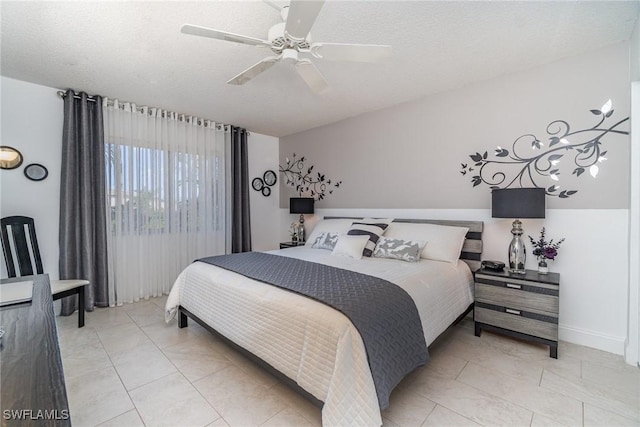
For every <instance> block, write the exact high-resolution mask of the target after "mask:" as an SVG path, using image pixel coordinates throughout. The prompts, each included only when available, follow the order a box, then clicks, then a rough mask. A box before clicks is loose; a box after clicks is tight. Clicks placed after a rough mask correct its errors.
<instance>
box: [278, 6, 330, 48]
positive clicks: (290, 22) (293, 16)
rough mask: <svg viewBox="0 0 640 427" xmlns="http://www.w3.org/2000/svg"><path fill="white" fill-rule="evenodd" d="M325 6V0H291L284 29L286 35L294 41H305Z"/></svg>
mask: <svg viewBox="0 0 640 427" xmlns="http://www.w3.org/2000/svg"><path fill="white" fill-rule="evenodd" d="M322 5H324V0H315V1H307V0H291V5H290V6H289V12H288V15H287V23H286V24H285V27H284V32H285V34H288V35H289V37H291V38H292V39H294V40H304V39H305V38H306V37H307V34H309V31H311V27H312V26H313V23H314V22H316V18H317V17H318V13H320V9H322Z"/></svg>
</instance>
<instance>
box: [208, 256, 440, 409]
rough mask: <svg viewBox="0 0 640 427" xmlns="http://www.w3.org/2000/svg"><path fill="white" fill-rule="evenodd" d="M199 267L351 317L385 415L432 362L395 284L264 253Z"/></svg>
mask: <svg viewBox="0 0 640 427" xmlns="http://www.w3.org/2000/svg"><path fill="white" fill-rule="evenodd" d="M198 261H201V262H206V263H208V264H212V265H215V266H218V267H221V268H224V269H226V270H230V271H233V272H235V273H239V274H242V275H244V276H246V277H249V278H251V279H255V280H258V281H260V282H264V283H267V284H270V285H274V286H277V287H279V288H282V289H286V290H288V291H291V292H296V293H298V294H301V295H304V296H306V297H309V298H313V299H314V300H316V301H319V302H321V303H324V304H326V305H328V306H330V307H333V308H334V309H336V310H339V311H340V312H342V313H343V314H345V315H346V316H347V317H349V319H350V320H351V322H352V323H353V325H354V326H355V327H356V328H357V329H358V331H359V332H360V335H361V336H362V340H363V342H364V346H365V349H366V351H367V357H368V359H369V367H370V368H371V373H372V375H373V382H374V384H375V387H376V393H377V395H378V402H379V404H380V409H381V410H384V409H386V408H387V407H388V406H389V395H390V394H391V391H393V389H394V387H395V386H396V385H398V383H399V382H400V381H401V380H402V378H403V377H404V376H405V375H406V374H408V373H409V372H411V371H412V370H414V369H415V368H417V367H418V366H421V365H424V364H425V363H427V362H428V361H429V353H428V351H427V345H426V343H425V340H424V334H423V331H422V324H421V323H420V316H419V314H418V309H417V308H416V306H415V303H414V302H413V299H411V297H410V296H409V294H408V293H407V292H406V291H405V290H404V289H402V288H401V287H399V286H397V285H395V284H393V283H391V282H388V281H386V280H383V279H380V278H378V277H374V276H369V275H366V274H361V273H356V272H354V271H350V270H344V269H341V268H335V267H331V266H328V265H324V264H318V263H314V262H309V261H303V260H299V259H295V258H289V257H284V256H278V255H272V254H266V253H261V252H245V253H239V254H231V255H221V256H214V257H209V258H202V259H199V260H198Z"/></svg>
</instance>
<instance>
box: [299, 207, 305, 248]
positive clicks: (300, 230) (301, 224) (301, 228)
mask: <svg viewBox="0 0 640 427" xmlns="http://www.w3.org/2000/svg"><path fill="white" fill-rule="evenodd" d="M304 241H305V235H304V214H300V226H299V227H298V242H300V243H304Z"/></svg>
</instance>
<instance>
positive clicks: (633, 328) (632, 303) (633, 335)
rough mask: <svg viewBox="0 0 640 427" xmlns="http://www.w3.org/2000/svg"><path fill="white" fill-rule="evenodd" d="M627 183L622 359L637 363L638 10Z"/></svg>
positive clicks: (639, 276)
mask: <svg viewBox="0 0 640 427" xmlns="http://www.w3.org/2000/svg"><path fill="white" fill-rule="evenodd" d="M629 59H630V60H629V68H630V70H629V74H630V76H631V117H632V119H631V153H630V154H631V155H630V163H631V172H630V176H631V182H630V189H631V191H630V206H629V322H628V337H627V346H626V348H625V360H626V361H627V363H630V364H634V365H636V364H637V365H640V120H639V118H640V12H639V13H638V18H637V20H636V26H635V29H634V31H633V34H632V35H631V49H630V58H629Z"/></svg>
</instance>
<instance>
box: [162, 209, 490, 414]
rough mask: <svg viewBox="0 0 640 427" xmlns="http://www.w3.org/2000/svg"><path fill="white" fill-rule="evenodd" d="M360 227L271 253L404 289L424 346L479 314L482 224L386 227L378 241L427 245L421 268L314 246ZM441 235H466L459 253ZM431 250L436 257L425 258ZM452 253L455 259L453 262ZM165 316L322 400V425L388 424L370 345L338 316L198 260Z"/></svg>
mask: <svg viewBox="0 0 640 427" xmlns="http://www.w3.org/2000/svg"><path fill="white" fill-rule="evenodd" d="M360 221H362V220H361V219H357V218H325V219H324V220H323V221H321V222H320V223H318V224H317V226H316V228H315V229H314V230H313V232H312V233H311V235H310V236H309V239H308V241H307V244H306V245H305V246H299V247H294V248H288V249H282V250H279V251H271V252H269V254H270V255H273V256H277V257H278V259H282V260H283V261H284V258H292V259H296V260H302V261H310V262H312V263H318V264H323V265H327V266H330V267H335V268H337V269H341V270H347V271H352V272H356V273H361V274H365V275H367V276H374V277H377V278H380V279H382V280H385V281H388V282H391V283H393V284H395V285H398V286H399V287H400V288H402V290H404V291H405V292H406V293H407V294H408V295H409V296H410V297H411V299H412V300H413V302H414V303H415V307H416V308H417V312H418V313H419V323H420V324H421V325H420V326H421V328H422V333H423V334H424V342H425V343H426V345H430V344H431V343H432V342H433V341H435V339H436V338H437V337H438V336H439V335H441V334H442V333H443V332H444V331H445V330H446V329H447V328H448V327H449V326H451V325H452V324H453V323H454V322H456V321H457V320H458V319H460V318H462V317H463V316H464V315H465V314H466V313H468V312H469V310H470V309H471V308H472V307H473V291H472V289H473V288H472V285H473V278H472V273H471V271H472V270H474V269H476V268H477V267H478V266H479V262H480V261H479V260H480V254H481V252H482V229H483V224H482V222H468V221H429V220H400V219H395V220H393V222H391V220H389V222H388V224H387V225H388V228H387V229H386V231H384V232H383V233H382V236H385V237H388V239H399V238H404V239H407V240H406V241H412V242H420V243H424V242H426V245H423V246H422V247H421V248H420V252H419V261H417V262H406V261H403V260H399V259H388V258H379V257H363V258H361V259H357V258H351V257H348V256H335V254H334V252H335V249H338V245H336V247H335V248H334V250H323V249H318V248H314V247H312V245H313V243H314V242H316V241H317V240H318V237H319V236H322V237H328V236H329V234H332V233H333V232H335V234H337V235H339V236H340V238H341V239H342V241H343V242H345V241H347V238H346V237H342V236H344V235H345V233H346V232H347V231H348V230H349V229H350V227H351V228H353V227H354V226H352V224H354V223H357V222H360ZM364 221H365V222H366V221H367V220H364ZM369 221H371V220H369ZM443 230H445V231H447V232H448V230H453V231H454V233H455V234H457V235H458V236H460V235H461V236H462V239H461V240H460V243H459V246H456V245H457V244H458V243H455V244H453V245H449V246H448V247H447V244H448V243H449V241H448V240H446V239H449V236H448V235H447V232H445V233H444V234H442V233H443ZM323 233H324V234H323ZM434 233H435V234H434ZM408 238H413V240H411V239H408ZM445 238H446V239H445ZM439 239H440V240H439ZM443 239H445V240H443ZM352 240H356V239H352ZM362 240H363V241H364V240H366V239H362ZM449 240H450V239H449ZM338 241H339V239H338ZM439 242H440V243H439ZM442 242H444V243H442ZM380 243H382V241H380V242H379V245H378V246H380ZM430 245H431V247H430V251H431V252H429V253H427V252H428V251H427V248H429V246H430ZM443 248H444V249H443ZM360 250H361V249H360ZM452 250H453V251H456V253H457V254H459V255H455V256H454V257H452V256H451V255H450V254H451V253H452ZM447 253H448V254H449V255H447ZM458 256H459V258H460V259H458ZM283 257H284V258H283ZM429 257H433V258H434V259H431V258H429ZM447 257H448V258H447ZM438 258H441V259H438ZM296 262H297V261H296ZM166 313H167V319H170V318H172V317H174V316H176V315H177V316H178V317H179V319H178V320H179V321H178V324H179V327H185V326H186V325H187V318H192V319H193V320H195V321H196V322H198V323H200V324H202V325H203V326H205V327H206V328H207V329H209V330H213V331H215V332H216V333H218V334H220V335H222V336H223V337H225V338H227V339H228V340H230V341H231V342H232V343H234V344H235V345H237V346H239V347H240V348H241V349H244V350H245V351H247V352H249V354H250V355H252V356H254V357H255V358H257V359H258V360H259V361H261V364H263V365H266V366H267V367H269V368H270V370H272V371H275V372H277V373H279V375H280V376H282V377H283V378H286V379H287V381H286V382H287V383H288V384H290V385H292V386H293V387H294V388H296V389H297V390H299V391H301V392H302V394H304V395H305V396H307V397H310V398H311V399H312V400H314V401H315V402H317V403H318V402H320V403H321V404H322V420H323V425H381V424H382V418H381V415H380V411H381V403H380V402H381V400H380V396H379V394H376V384H374V375H373V374H372V369H371V368H370V364H369V360H368V357H367V348H368V347H367V348H366V347H365V344H364V343H363V338H362V336H361V334H360V333H359V330H358V328H357V327H355V326H354V323H352V321H351V320H350V319H349V318H348V317H347V316H346V315H345V314H343V313H342V312H340V311H337V310H336V309H334V308H332V307H329V306H328V305H326V304H324V303H322V302H318V301H316V300H314V299H311V298H307V297H305V296H302V295H299V294H297V293H294V292H290V291H288V290H284V289H281V288H279V287H277V286H272V285H270V284H266V283H263V282H262V281H260V280H255V279H251V278H247V277H245V276H243V275H242V274H239V273H236V272H234V271H232V270H229V269H227V268H222V267H219V266H214V265H210V264H207V263H205V262H194V263H193V264H191V265H190V266H188V267H187V268H186V269H185V270H184V271H183V272H182V273H181V274H180V276H179V277H178V279H177V280H176V282H175V284H174V286H173V288H172V290H171V293H170V295H169V298H168V299H167V306H166ZM363 336H364V335H363ZM371 366H373V365H371ZM382 409H384V408H382Z"/></svg>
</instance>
